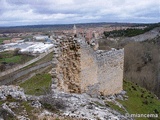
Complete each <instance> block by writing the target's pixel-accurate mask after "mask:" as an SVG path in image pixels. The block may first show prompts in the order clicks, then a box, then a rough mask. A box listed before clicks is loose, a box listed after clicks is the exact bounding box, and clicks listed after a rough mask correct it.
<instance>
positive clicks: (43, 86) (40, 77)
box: [20, 73, 51, 95]
mask: <svg viewBox="0 0 160 120" xmlns="http://www.w3.org/2000/svg"><path fill="white" fill-rule="evenodd" d="M50 85H51V75H50V74H47V73H45V74H37V75H35V76H34V77H32V78H31V79H29V80H27V81H25V82H24V83H21V84H20V86H21V87H22V88H24V90H25V93H26V94H30V95H42V94H45V93H47V92H48V91H49V89H50Z"/></svg>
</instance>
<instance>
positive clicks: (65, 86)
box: [52, 37, 124, 95]
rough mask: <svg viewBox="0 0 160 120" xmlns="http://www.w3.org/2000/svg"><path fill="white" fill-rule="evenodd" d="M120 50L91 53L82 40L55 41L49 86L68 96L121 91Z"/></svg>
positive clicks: (90, 49)
mask: <svg viewBox="0 0 160 120" xmlns="http://www.w3.org/2000/svg"><path fill="white" fill-rule="evenodd" d="M123 53H124V51H123V49H122V50H115V49H113V50H111V51H94V50H93V48H91V46H90V45H88V44H87V43H86V42H85V40H81V39H79V38H74V37H64V38H61V39H57V40H56V46H55V50H54V57H53V70H52V76H53V82H55V81H57V83H58V88H59V89H61V90H63V91H65V92H70V93H83V92H87V93H89V94H90V95H96V94H103V95H109V94H115V93H118V92H120V91H121V90H122V83H123V60H124V58H123V56H124V54H123Z"/></svg>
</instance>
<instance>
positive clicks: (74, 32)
mask: <svg viewBox="0 0 160 120" xmlns="http://www.w3.org/2000/svg"><path fill="white" fill-rule="evenodd" d="M73 34H74V35H76V34H77V28H76V25H74V26H73Z"/></svg>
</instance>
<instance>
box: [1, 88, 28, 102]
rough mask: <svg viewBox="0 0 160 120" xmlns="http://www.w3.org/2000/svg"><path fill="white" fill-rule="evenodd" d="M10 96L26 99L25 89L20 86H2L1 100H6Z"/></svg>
mask: <svg viewBox="0 0 160 120" xmlns="http://www.w3.org/2000/svg"><path fill="white" fill-rule="evenodd" d="M8 96H11V97H12V98H14V99H18V100H26V96H25V94H24V90H23V89H22V88H20V87H19V86H14V85H10V86H5V85H3V86H0V100H6V99H7V97H8Z"/></svg>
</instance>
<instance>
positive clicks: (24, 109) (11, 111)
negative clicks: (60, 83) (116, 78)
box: [0, 81, 160, 120]
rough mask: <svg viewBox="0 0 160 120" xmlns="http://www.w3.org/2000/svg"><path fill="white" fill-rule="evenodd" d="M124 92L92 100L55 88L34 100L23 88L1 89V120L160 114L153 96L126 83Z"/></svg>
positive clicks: (105, 119) (103, 119)
mask: <svg viewBox="0 0 160 120" xmlns="http://www.w3.org/2000/svg"><path fill="white" fill-rule="evenodd" d="M124 90H125V91H122V92H121V93H120V94H116V95H110V96H98V97H91V96H89V95H88V94H86V93H83V94H69V93H64V92H60V91H58V90H57V89H56V88H55V89H53V92H50V93H48V94H46V95H41V96H34V95H26V94H25V93H24V90H23V88H20V87H19V86H13V85H10V86H0V105H1V107H0V119H1V120H11V119H12V120H133V118H130V117H128V116H125V114H131V113H153V114H159V113H160V109H159V108H158V106H160V101H159V100H157V97H156V96H155V95H153V94H152V93H150V92H148V91H147V90H145V89H142V88H141V87H139V86H137V85H134V84H132V83H130V82H126V81H125V82H124ZM134 99H135V100H134ZM148 106H149V107H148ZM134 119H137V120H148V119H149V118H144V119H143V118H140V119H139V118H134Z"/></svg>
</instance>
